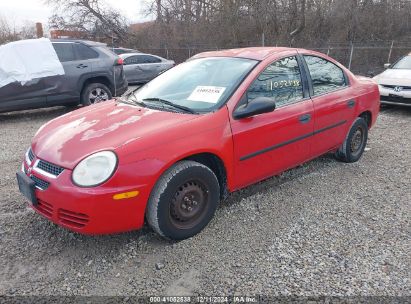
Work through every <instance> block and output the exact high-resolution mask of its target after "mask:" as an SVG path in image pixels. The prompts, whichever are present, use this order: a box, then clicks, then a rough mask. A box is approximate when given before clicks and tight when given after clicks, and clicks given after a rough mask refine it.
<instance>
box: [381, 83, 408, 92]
mask: <svg viewBox="0 0 411 304" xmlns="http://www.w3.org/2000/svg"><path fill="white" fill-rule="evenodd" d="M382 86H383V87H384V88H389V89H394V88H396V87H399V88H401V90H405V91H409V90H411V86H400V85H390V84H382Z"/></svg>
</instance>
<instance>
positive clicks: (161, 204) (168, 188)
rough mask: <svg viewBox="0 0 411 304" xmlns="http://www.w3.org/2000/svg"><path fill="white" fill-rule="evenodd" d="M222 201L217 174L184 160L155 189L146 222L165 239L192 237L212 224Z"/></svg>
mask: <svg viewBox="0 0 411 304" xmlns="http://www.w3.org/2000/svg"><path fill="white" fill-rule="evenodd" d="M219 200H220V186H219V183H218V180H217V177H216V176H215V174H214V172H213V171H211V169H210V168H208V167H206V166H204V165H202V164H200V163H197V162H194V161H181V162H178V163H176V164H175V165H174V166H172V167H171V168H170V169H168V170H167V171H166V172H165V173H164V174H163V175H162V176H161V177H160V178H159V180H158V181H157V183H156V185H155V186H154V188H153V190H152V192H151V195H150V198H149V201H148V205H147V211H146V218H147V222H148V223H149V225H150V226H151V228H152V229H153V230H154V231H156V232H157V233H158V234H160V235H161V236H163V237H165V238H168V239H173V240H183V239H186V238H190V237H192V236H194V235H196V234H197V233H199V232H200V231H201V230H203V228H204V227H205V226H207V224H208V223H209V222H210V221H211V219H212V218H213V216H214V213H215V211H216V209H217V207H218V204H219ZM190 208H191V209H190Z"/></svg>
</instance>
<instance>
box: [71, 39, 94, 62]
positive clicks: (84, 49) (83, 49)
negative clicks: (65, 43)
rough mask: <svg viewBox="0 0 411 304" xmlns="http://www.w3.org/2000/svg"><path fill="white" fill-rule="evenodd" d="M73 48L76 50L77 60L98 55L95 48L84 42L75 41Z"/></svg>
mask: <svg viewBox="0 0 411 304" xmlns="http://www.w3.org/2000/svg"><path fill="white" fill-rule="evenodd" d="M75 48H76V52H77V59H79V60H85V59H93V58H97V57H98V53H97V52H96V51H95V50H93V49H92V48H91V47H89V46H86V45H84V44H81V43H76V44H75Z"/></svg>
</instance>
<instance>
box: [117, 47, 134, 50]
mask: <svg viewBox="0 0 411 304" xmlns="http://www.w3.org/2000/svg"><path fill="white" fill-rule="evenodd" d="M114 49H115V50H127V51H136V50H135V49H129V48H124V47H115V48H114Z"/></svg>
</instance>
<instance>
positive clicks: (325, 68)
mask: <svg viewBox="0 0 411 304" xmlns="http://www.w3.org/2000/svg"><path fill="white" fill-rule="evenodd" d="M304 59H305V62H306V63H307V66H308V70H309V72H310V76H311V81H312V84H313V90H314V95H321V94H324V93H327V92H331V91H335V90H338V89H341V88H343V87H345V86H347V82H346V80H345V76H344V72H343V70H342V69H340V68H339V67H338V66H336V65H335V64H334V63H332V62H330V61H328V60H325V59H324V58H320V57H317V56H308V55H305V56H304Z"/></svg>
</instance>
